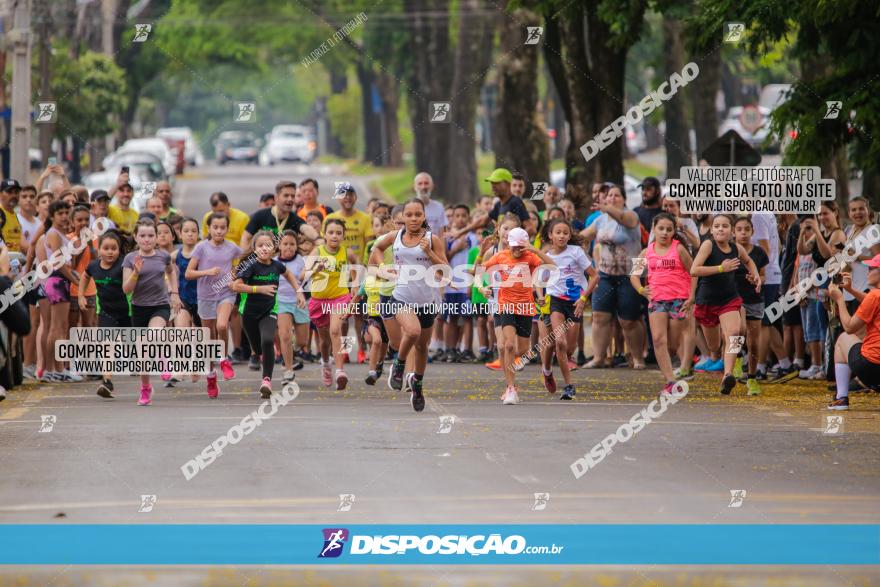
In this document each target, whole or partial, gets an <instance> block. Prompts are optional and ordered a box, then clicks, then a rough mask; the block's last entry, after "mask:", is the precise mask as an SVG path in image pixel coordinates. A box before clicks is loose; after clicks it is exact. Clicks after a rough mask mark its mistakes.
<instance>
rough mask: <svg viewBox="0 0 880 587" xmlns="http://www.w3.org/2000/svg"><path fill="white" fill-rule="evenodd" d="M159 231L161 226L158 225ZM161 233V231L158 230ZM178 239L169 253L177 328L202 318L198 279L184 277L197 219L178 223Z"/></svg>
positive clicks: (195, 237) (170, 383)
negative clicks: (177, 308) (178, 243)
mask: <svg viewBox="0 0 880 587" xmlns="http://www.w3.org/2000/svg"><path fill="white" fill-rule="evenodd" d="M159 230H160V231H161V226H160V227H159ZM160 235H161V232H160ZM180 240H181V242H182V243H183V244H182V245H181V246H180V248H179V249H176V250H175V251H174V252H173V253H172V254H171V261H172V262H173V263H174V264H175V265H176V266H177V275H178V283H177V291H179V292H180V311H179V312H178V313H177V316H175V317H174V326H175V327H177V328H190V327H192V326H196V327H201V326H202V320H201V318H199V312H198V304H199V296H198V281H197V280H195V279H187V278H186V269H187V267H189V262H190V260H191V259H192V253H193V250H194V249H195V247H196V244H197V243H198V242H199V221H198V220H196V219H195V218H184V219H183V220H182V221H181V224H180ZM179 376H182V374H180V373H178V374H176V375H174V376H172V377H171V379H170V380H169V381H168V382H167V383H165V387H174V384H175V383H177V382H178V381H180V377H179ZM198 378H199V376H198V375H197V374H195V373H193V374H192V380H193V383H195V382H196V381H198Z"/></svg>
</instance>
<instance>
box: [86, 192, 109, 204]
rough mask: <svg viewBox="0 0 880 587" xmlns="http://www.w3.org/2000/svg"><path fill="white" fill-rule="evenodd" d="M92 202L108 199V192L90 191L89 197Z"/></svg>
mask: <svg viewBox="0 0 880 587" xmlns="http://www.w3.org/2000/svg"><path fill="white" fill-rule="evenodd" d="M89 199H90V200H91V201H92V202H97V201H98V200H109V199H110V194H108V193H107V190H95V191H93V192H92V195H91V196H90V197H89Z"/></svg>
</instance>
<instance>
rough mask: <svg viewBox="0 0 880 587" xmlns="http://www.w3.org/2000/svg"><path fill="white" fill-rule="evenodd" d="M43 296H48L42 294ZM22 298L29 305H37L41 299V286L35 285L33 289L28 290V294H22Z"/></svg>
mask: <svg viewBox="0 0 880 587" xmlns="http://www.w3.org/2000/svg"><path fill="white" fill-rule="evenodd" d="M42 297H46V296H42ZM21 299H22V300H23V301H24V303H26V304H27V305H28V306H36V305H37V302H38V301H39V300H40V288H39V287H35V288H34V289H32V290H30V291H29V292H27V293H26V294H24V296H22V298H21Z"/></svg>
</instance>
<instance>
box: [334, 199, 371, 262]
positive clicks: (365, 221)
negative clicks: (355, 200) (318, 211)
mask: <svg viewBox="0 0 880 587" xmlns="http://www.w3.org/2000/svg"><path fill="white" fill-rule="evenodd" d="M331 218H337V219H339V220H342V221H343V222H344V223H345V237H343V239H342V244H343V246H344V247H345V248H346V249H351V250H352V251H354V253H355V254H356V255H357V257H358V258H359V259H360V258H361V256H362V255H363V252H364V248H365V247H366V245H367V241H369V240H370V239H372V238H373V220H372V218H370V215H369V214H367V213H366V212H361V211H360V210H354V211H353V213H352V215H351V216H345V215H343V214H342V212H341V211H340V212H333V213H331V214H328V215H327V218H325V219H324V226H325V227H326V226H327V221H328V220H330V219H331Z"/></svg>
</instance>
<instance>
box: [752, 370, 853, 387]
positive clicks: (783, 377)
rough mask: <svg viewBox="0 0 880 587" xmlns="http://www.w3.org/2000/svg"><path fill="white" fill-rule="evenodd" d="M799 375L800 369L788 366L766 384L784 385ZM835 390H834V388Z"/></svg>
mask: <svg viewBox="0 0 880 587" xmlns="http://www.w3.org/2000/svg"><path fill="white" fill-rule="evenodd" d="M798 375H800V369H798V368H797V367H796V366H794V365H790V366H788V367H780V368H779V370H778V371H777V372H776V377H774V378H773V379H771V380H769V381H768V382H767V383H768V384H771V385H775V384H778V383H785V382H786V381H791V380H792V379H794V378H796V377H797V376H798ZM835 389H836V388H835Z"/></svg>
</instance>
